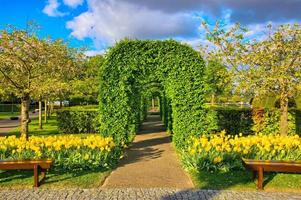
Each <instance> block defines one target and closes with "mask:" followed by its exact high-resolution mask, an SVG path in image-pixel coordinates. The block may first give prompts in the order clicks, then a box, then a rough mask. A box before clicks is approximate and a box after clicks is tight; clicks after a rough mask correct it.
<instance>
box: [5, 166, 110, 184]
mask: <svg viewBox="0 0 301 200" xmlns="http://www.w3.org/2000/svg"><path fill="white" fill-rule="evenodd" d="M109 173H110V170H98V171H90V170H89V171H79V172H67V171H60V172H59V171H56V172H53V171H51V170H50V172H48V173H47V174H46V177H47V178H46V180H45V182H44V183H43V184H42V185H41V186H40V188H97V187H100V186H101V185H102V183H103V181H104V180H105V178H106V177H107V176H108V175H109ZM32 187H33V171H24V170H21V171H17V170H14V171H0V188H16V189H17V188H22V189H24V188H32Z"/></svg>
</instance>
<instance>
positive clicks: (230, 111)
mask: <svg viewBox="0 0 301 200" xmlns="http://www.w3.org/2000/svg"><path fill="white" fill-rule="evenodd" d="M208 112H210V113H211V118H212V119H211V120H212V123H211V124H214V125H215V126H212V128H211V130H214V131H221V130H225V131H226V132H227V133H228V134H239V133H243V134H247V133H251V132H252V126H253V120H252V111H251V109H241V108H227V107H225V108H223V107H211V108H208ZM209 116H210V115H209Z"/></svg>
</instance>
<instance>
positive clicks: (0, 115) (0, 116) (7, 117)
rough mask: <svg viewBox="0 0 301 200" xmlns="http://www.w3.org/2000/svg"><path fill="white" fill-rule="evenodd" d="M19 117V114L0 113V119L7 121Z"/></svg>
mask: <svg viewBox="0 0 301 200" xmlns="http://www.w3.org/2000/svg"><path fill="white" fill-rule="evenodd" d="M18 115H20V113H19V112H14V113H12V112H0V119H9V118H10V117H16V116H18Z"/></svg>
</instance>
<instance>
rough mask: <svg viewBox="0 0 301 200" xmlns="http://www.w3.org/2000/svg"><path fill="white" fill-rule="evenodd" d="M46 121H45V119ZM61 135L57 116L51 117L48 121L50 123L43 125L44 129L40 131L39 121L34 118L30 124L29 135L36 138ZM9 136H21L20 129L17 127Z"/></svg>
mask: <svg viewBox="0 0 301 200" xmlns="http://www.w3.org/2000/svg"><path fill="white" fill-rule="evenodd" d="M43 120H44V119H43ZM43 122H44V121H43ZM56 134H59V131H58V128H57V121H56V116H54V115H53V116H51V117H50V118H49V119H48V122H47V123H46V124H45V123H43V129H39V119H38V118H33V119H32V120H31V122H30V123H29V135H30V136H31V135H35V136H47V135H56ZM9 135H17V136H19V135H20V127H17V128H15V129H13V130H12V131H10V133H9Z"/></svg>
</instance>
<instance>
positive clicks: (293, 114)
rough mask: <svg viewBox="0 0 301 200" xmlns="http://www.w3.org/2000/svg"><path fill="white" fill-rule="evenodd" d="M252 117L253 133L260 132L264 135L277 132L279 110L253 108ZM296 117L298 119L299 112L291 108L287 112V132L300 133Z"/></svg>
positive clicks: (291, 133)
mask: <svg viewBox="0 0 301 200" xmlns="http://www.w3.org/2000/svg"><path fill="white" fill-rule="evenodd" d="M252 119H253V121H254V125H253V127H252V130H253V131H254V132H255V133H262V134H264V135H269V134H278V133H279V121H280V111H279V110H278V109H253V113H252ZM297 119H300V112H299V111H298V110H294V109H291V110H290V111H289V113H288V134H289V135H294V134H300V131H299V128H298V127H299V126H300V123H298V121H297Z"/></svg>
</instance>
